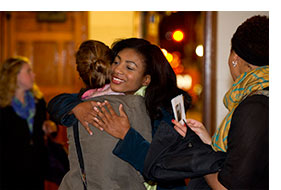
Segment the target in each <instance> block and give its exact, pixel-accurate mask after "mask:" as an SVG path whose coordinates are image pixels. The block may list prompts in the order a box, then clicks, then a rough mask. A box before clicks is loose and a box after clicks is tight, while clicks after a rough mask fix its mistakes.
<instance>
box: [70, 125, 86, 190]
mask: <svg viewBox="0 0 281 190" xmlns="http://www.w3.org/2000/svg"><path fill="white" fill-rule="evenodd" d="M73 134H74V142H75V147H76V152H77V156H78V161H79V165H80V170H81V174H82V175H81V178H82V181H83V186H84V190H87V180H86V173H85V168H84V160H83V154H82V149H81V144H80V140H79V130H78V122H76V123H75V124H74V125H73Z"/></svg>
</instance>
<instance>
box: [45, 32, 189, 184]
mask: <svg viewBox="0 0 281 190" xmlns="http://www.w3.org/2000/svg"><path fill="white" fill-rule="evenodd" d="M112 50H113V52H114V57H115V60H114V63H113V65H112V76H111V83H110V86H111V88H112V90H115V91H118V92H123V93H125V94H126V95H125V96H120V97H119V98H118V96H115V100H117V99H120V100H121V99H123V100H124V101H125V102H123V103H122V102H120V101H119V102H118V103H117V104H116V101H111V100H109V99H108V98H109V96H105V97H97V98H100V99H99V100H97V99H96V100H95V101H103V100H102V98H103V99H104V100H107V99H108V102H107V106H108V108H109V111H110V113H107V112H106V111H105V109H104V108H102V112H101V111H99V109H97V108H93V106H95V107H100V105H102V104H101V103H98V102H94V101H91V102H90V101H89V102H82V103H81V101H80V100H79V99H77V96H76V95H67V94H64V95H61V96H58V97H55V98H54V99H53V100H52V101H51V102H50V103H49V105H48V111H49V113H50V114H51V115H52V116H53V117H55V118H56V120H57V122H59V123H61V124H63V125H66V126H71V124H73V123H75V122H76V118H77V119H78V120H79V121H80V123H82V124H83V125H84V127H85V128H87V129H89V128H90V129H91V130H95V131H94V133H93V135H92V136H90V135H88V134H87V133H85V130H84V129H83V128H81V127H79V130H81V131H83V134H84V136H83V137H81V138H80V139H84V140H83V142H84V143H85V146H88V147H89V144H91V146H90V147H89V148H91V149H92V150H93V149H97V150H96V151H91V152H92V153H91V154H89V152H87V151H85V148H84V146H83V145H82V146H83V151H85V152H86V153H87V155H85V157H86V158H85V159H87V160H88V161H89V160H90V162H91V163H92V164H86V167H88V169H86V172H92V171H94V173H92V174H93V175H100V174H102V172H104V173H105V174H106V175H104V176H103V177H102V178H99V179H98V180H94V181H93V182H94V183H104V184H103V185H106V186H110V185H114V184H113V181H117V182H116V183H117V184H119V185H124V184H125V185H127V186H128V185H129V183H128V181H127V180H128V179H126V177H124V175H122V176H119V175H117V176H116V171H119V170H124V171H125V170H126V169H125V168H124V167H123V166H121V165H118V166H117V165H114V167H113V166H112V167H110V168H107V167H108V166H111V165H112V162H108V161H106V160H107V159H108V157H105V156H104V157H101V159H94V157H95V158H97V157H100V155H101V153H102V151H104V152H107V153H108V155H110V156H114V158H115V159H116V158H117V157H118V159H117V160H120V161H121V160H123V161H125V162H123V161H122V163H123V164H124V163H125V164H127V165H129V166H130V167H133V169H134V171H135V172H140V173H142V172H143V165H144V160H145V157H146V154H147V150H148V148H149V146H150V141H149V138H151V135H152V136H153V134H154V133H155V131H156V130H157V129H158V127H159V125H160V123H161V121H162V122H166V123H168V124H169V125H170V127H171V128H172V124H171V119H172V118H173V114H172V113H173V111H172V107H171V99H172V98H174V97H175V96H177V95H179V94H183V96H184V97H185V98H184V104H185V109H188V107H189V105H190V102H191V98H190V96H189V95H188V94H187V93H186V92H185V91H183V90H181V89H179V88H178V87H177V83H176V75H175V73H174V71H173V69H172V67H171V66H170V64H169V62H168V61H167V59H166V58H165V56H164V54H163V53H162V51H161V49H160V48H159V47H158V46H156V45H153V44H151V43H150V42H148V41H146V40H144V39H138V38H128V39H124V40H120V41H118V42H116V43H115V44H113V48H112ZM131 94H134V95H131ZM136 95H142V96H144V99H143V102H142V104H139V103H138V104H136V103H135V102H128V101H129V100H130V99H132V98H133V99H140V98H142V97H141V96H136ZM109 103H110V104H109ZM120 103H122V104H123V105H122V104H120ZM119 104H120V105H119ZM126 107H127V108H126ZM128 107H129V108H132V110H134V111H135V112H134V113H133V112H131V111H130V110H129V109H128ZM143 108H145V110H143V112H142V114H138V113H140V112H137V111H138V110H139V109H143ZM69 113H70V114H69ZM71 113H73V115H72V114H71ZM102 113H104V114H106V113H107V114H106V116H104V115H102ZM147 116H149V117H150V120H151V122H147V119H146V118H147ZM98 118H99V119H98ZM105 119H106V120H105ZM85 121H86V122H85ZM132 121H135V123H132ZM102 122H104V124H105V125H102ZM88 124H92V125H93V126H91V125H90V127H89V126H88ZM151 124H152V126H151ZM80 126H81V125H80ZM137 126H139V127H137ZM93 127H95V128H93ZM101 128H102V129H104V131H105V132H107V133H108V134H109V135H111V136H113V137H111V136H109V135H108V134H107V133H105V132H102V133H101V132H100V130H99V129H101ZM68 130H70V128H68ZM147 130H150V132H151V133H150V135H149V136H148V135H143V133H145V132H146V131H147ZM81 133H82V132H81ZM85 134H87V135H85ZM93 136H95V138H91V137H93ZM114 137H115V138H114ZM90 138H91V139H93V140H96V143H89V142H88V140H87V139H90ZM105 138H107V139H110V138H111V139H115V140H118V141H115V142H113V143H111V145H112V146H111V148H105V149H102V148H101V147H104V145H105V144H106V143H103V142H104V141H106V139H105ZM97 139H100V140H97ZM119 139H122V140H119ZM86 142H88V143H86ZM91 142H92V141H91ZM95 145H96V146H95ZM101 150H102V151H101ZM112 151H113V154H114V155H113V154H112ZM72 154H73V152H72ZM116 156H117V157H116ZM72 158H73V157H72ZM95 160H98V162H97V161H95ZM101 163H103V164H101ZM105 163H110V164H109V165H108V164H105ZM97 168H100V170H99V171H101V172H95V171H97ZM113 168H115V169H113ZM112 170H114V171H113V173H108V172H109V171H112ZM126 174H127V175H128V174H129V177H133V175H130V174H134V172H130V173H128V172H127V173H126ZM89 175H90V176H89ZM111 175H114V178H111V177H110V176H111ZM68 176H69V177H70V175H68ZM129 177H128V178H129ZM65 179H66V178H65ZM104 179H108V180H106V181H105V180H104ZM109 179H114V180H111V181H109ZM91 180H93V177H92V175H91V173H87V185H88V186H89V187H90V186H91V184H90V183H92V182H91ZM70 181H71V180H70ZM80 181H81V180H80ZM71 183H73V182H71ZM114 183H115V182H114ZM73 185H75V184H73ZM134 185H140V186H141V185H142V186H143V183H141V184H139V183H134ZM184 186H185V182H184V180H180V181H174V182H172V183H169V184H157V189H184ZM68 189H69V188H68ZM74 189H75V188H74ZM96 189H97V188H96ZM98 189H99V188H98ZM103 189H112V188H103ZM121 189H136V188H128V187H123V188H121Z"/></svg>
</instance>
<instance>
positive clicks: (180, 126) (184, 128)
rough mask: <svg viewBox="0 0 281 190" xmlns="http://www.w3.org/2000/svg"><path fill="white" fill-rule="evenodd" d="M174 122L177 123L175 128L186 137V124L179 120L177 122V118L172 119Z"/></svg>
mask: <svg viewBox="0 0 281 190" xmlns="http://www.w3.org/2000/svg"><path fill="white" fill-rule="evenodd" d="M172 123H173V124H175V126H174V129H175V130H176V131H177V132H178V133H179V134H180V135H181V136H183V137H185V135H186V131H187V128H186V126H184V125H182V124H180V123H179V122H177V121H176V120H174V119H173V120H172Z"/></svg>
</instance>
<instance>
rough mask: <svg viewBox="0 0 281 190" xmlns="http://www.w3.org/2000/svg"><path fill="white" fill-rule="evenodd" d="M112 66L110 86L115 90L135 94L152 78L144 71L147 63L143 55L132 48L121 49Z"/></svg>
mask: <svg viewBox="0 0 281 190" xmlns="http://www.w3.org/2000/svg"><path fill="white" fill-rule="evenodd" d="M111 68H112V79H111V83H110V86H111V89H112V90H113V91H115V92H124V93H125V94H134V93H135V92H136V91H137V90H138V89H139V88H140V87H142V86H147V85H148V84H149V82H150V79H151V77H150V75H147V74H145V73H144V72H145V69H146V65H145V64H144V58H143V56H142V55H141V54H139V53H138V52H136V51H135V50H134V49H131V48H126V49H124V50H122V51H120V52H119V53H118V55H117V56H116V57H115V60H114V62H113V64H112V67H111Z"/></svg>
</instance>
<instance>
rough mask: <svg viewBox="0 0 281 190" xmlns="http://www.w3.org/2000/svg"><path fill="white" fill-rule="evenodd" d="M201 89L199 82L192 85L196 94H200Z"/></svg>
mask: <svg viewBox="0 0 281 190" xmlns="http://www.w3.org/2000/svg"><path fill="white" fill-rule="evenodd" d="M202 90H203V87H202V85H201V84H195V85H194V87H193V91H194V92H195V93H196V94H197V95H200V94H201V92H202Z"/></svg>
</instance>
